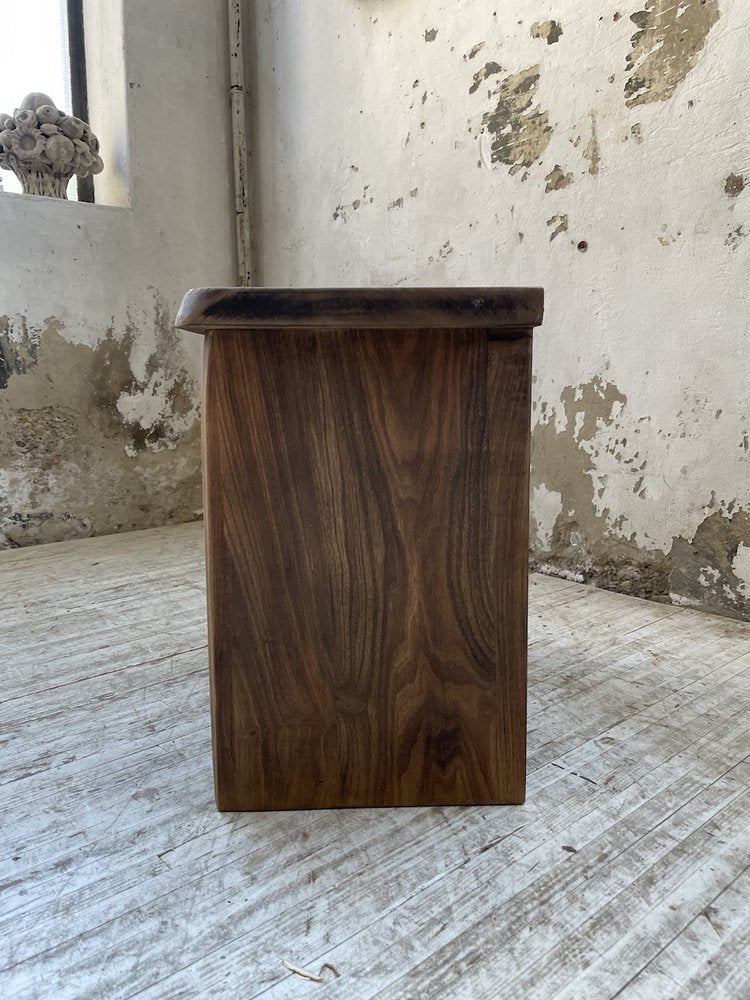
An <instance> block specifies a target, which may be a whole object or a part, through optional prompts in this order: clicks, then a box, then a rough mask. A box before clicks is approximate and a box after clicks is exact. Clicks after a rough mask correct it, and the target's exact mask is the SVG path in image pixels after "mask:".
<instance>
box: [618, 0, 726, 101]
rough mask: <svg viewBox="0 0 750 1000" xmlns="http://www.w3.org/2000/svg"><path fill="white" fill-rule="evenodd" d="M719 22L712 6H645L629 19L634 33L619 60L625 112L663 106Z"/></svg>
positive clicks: (708, 2) (700, 1)
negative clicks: (623, 73)
mask: <svg viewBox="0 0 750 1000" xmlns="http://www.w3.org/2000/svg"><path fill="white" fill-rule="evenodd" d="M718 19H719V3H718V0H690V2H685V3H678V2H676V0H646V5H645V9H644V10H639V11H637V12H636V13H635V14H631V16H630V20H631V21H632V22H633V23H634V24H635V25H636V27H637V28H638V30H637V31H636V33H635V34H634V35H633V36H632V38H631V40H630V42H631V46H632V52H630V53H629V54H628V56H627V58H626V60H625V69H626V71H627V72H629V73H630V74H631V75H630V76H629V77H628V80H627V82H626V83H625V97H626V101H625V103H626V104H627V106H628V107H631V108H632V107H635V106H636V105H638V104H649V103H651V102H653V101H666V100H667V99H668V98H670V97H671V96H672V94H673V93H674V91H675V89H676V88H677V86H678V85H679V84H680V83H682V81H683V80H684V79H685V77H686V76H687V75H688V73H689V72H690V70H691V69H693V67H694V66H695V64H696V62H697V60H698V54H699V53H700V51H701V49H702V48H703V47H704V45H705V44H706V39H707V37H708V33H709V31H710V30H711V28H712V27H713V25H714V24H716V22H717V21H718Z"/></svg>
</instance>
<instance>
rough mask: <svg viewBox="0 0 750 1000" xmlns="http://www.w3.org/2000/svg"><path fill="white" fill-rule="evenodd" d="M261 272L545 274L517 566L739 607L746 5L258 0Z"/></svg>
mask: <svg viewBox="0 0 750 1000" xmlns="http://www.w3.org/2000/svg"><path fill="white" fill-rule="evenodd" d="M247 11H248V14H249V15H250V14H252V13H253V12H254V16H255V17H256V18H257V23H256V25H255V33H256V37H257V39H258V44H257V51H256V52H254V53H251V57H250V62H251V66H250V67H249V68H250V70H251V71H252V72H254V73H255V75H256V83H255V88H256V92H257V106H256V128H257V134H256V136H255V148H256V155H255V170H256V183H257V206H256V222H257V228H256V243H257V247H258V260H259V261H260V269H261V273H260V275H259V277H260V279H261V281H262V282H263V283H266V284H271V285H274V284H276V285H303V286H304V285H325V284H339V283H340V284H353V285H364V284H384V285H396V284H432V285H440V284H447V285H460V284H483V283H487V284H532V285H533V284H539V285H543V286H544V287H545V289H546V295H547V309H546V318H545V323H544V327H543V328H542V330H541V331H540V332H539V334H538V337H537V341H536V348H535V404H534V418H533V419H534V428H533V480H532V555H533V558H534V560H535V562H536V564H537V565H538V566H541V567H542V568H544V569H546V570H548V571H550V572H557V573H563V574H569V575H570V576H571V577H572V578H574V579H579V580H589V581H593V582H595V583H598V584H600V585H602V586H607V587H613V588H616V589H620V590H624V591H626V592H630V593H634V594H640V595H644V596H651V597H656V598H659V599H668V597H669V595H670V594H671V595H672V598H673V599H674V600H676V601H678V602H680V603H687V604H693V605H697V606H700V607H703V608H708V609H713V610H717V611H720V612H723V613H726V614H730V615H735V616H745V617H747V616H748V614H749V612H750V452H749V448H750V445H749V441H750V437H749V435H750V413H748V391H747V390H748V375H749V374H750V367H749V363H748V350H747V332H748V322H749V317H750V311H749V310H748V304H749V303H748V298H749V296H748V280H747V275H748V265H749V264H750V239H748V236H750V184H748V182H750V148H749V146H748V131H747V124H746V116H745V113H744V108H745V106H746V103H747V97H748V83H749V82H750V64H749V63H748V60H747V56H746V48H747V46H746V44H745V42H746V40H747V38H748V34H749V33H750V5H748V4H747V3H746V2H745V0H676V2H673V0H630V2H628V3H623V2H615V0H601V2H600V3H598V4H591V3H590V2H589V0H554V2H552V0H530V2H529V3H525V4H513V3H509V2H502V0H499V2H497V3H494V4H487V3H483V2H480V0H461V2H456V0H450V2H448V0H436V2H433V3H430V4H424V3H416V2H414V0H387V2H374V0H366V2H365V0H324V2H320V3H318V4H309V3H305V2H303V0H289V2H286V3H284V4H276V3H273V2H271V0H258V2H257V3H253V4H249V3H248V7H247Z"/></svg>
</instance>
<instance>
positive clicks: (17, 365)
mask: <svg viewBox="0 0 750 1000" xmlns="http://www.w3.org/2000/svg"><path fill="white" fill-rule="evenodd" d="M39 336H40V331H39V330H34V329H30V328H29V326H28V323H27V321H26V317H25V316H18V317H17V318H16V319H15V320H13V319H11V317H10V316H0V389H5V388H7V386H8V382H9V381H10V378H11V376H12V375H23V374H25V373H26V372H27V371H28V370H29V368H31V367H33V366H34V365H35V364H36V362H37V358H38V355H39Z"/></svg>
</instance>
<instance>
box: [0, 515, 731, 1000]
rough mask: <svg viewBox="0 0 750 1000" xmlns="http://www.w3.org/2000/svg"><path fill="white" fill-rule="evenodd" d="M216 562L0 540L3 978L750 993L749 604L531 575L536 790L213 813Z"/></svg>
mask: <svg viewBox="0 0 750 1000" xmlns="http://www.w3.org/2000/svg"><path fill="white" fill-rule="evenodd" d="M203 574H204V563H203V545H202V526H201V525H200V524H189V525H180V526H177V527H172V528H164V529H155V530H151V531H147V532H135V533H132V534H128V535H120V536H108V537H106V538H92V539H87V540H84V541H81V542H65V543H60V544H57V545H47V546H40V547H38V548H35V549H30V550H23V551H21V550H14V551H11V552H5V553H0V578H1V579H2V583H3V587H2V588H0V611H2V613H3V615H4V624H5V626H6V627H5V628H4V632H3V636H2V638H0V656H1V657H2V658H3V661H4V666H5V665H6V664H7V667H6V669H4V671H3V673H2V676H0V688H1V690H0V817H2V822H1V824H0V996H2V997H3V998H4V997H6V996H7V997H9V998H13V1000H22V998H30V1000H48V998H49V997H51V996H54V997H55V1000H65V998H68V997H69V998H71V1000H72V998H75V1000H81V998H83V1000H86V998H90V1000H101V998H102V997H105V996H106V997H107V998H108V1000H110V998H114V1000H117V998H123V1000H125V998H129V997H133V996H139V997H142V998H150V1000H162V998H168V997H174V998H177V997H181V998H191V1000H192V998H193V997H201V996H206V997H212V998H213V997H227V998H230V997H231V998H236V997H237V996H246V997H248V998H251V997H260V996H262V997H264V998H265V1000H285V998H286V1000H296V998H297V997H308V996H310V995H311V991H312V990H314V991H315V994H316V995H320V996H323V997H326V998H329V997H330V998H335V1000H368V998H373V997H376V996H377V997H379V998H381V1000H410V998H414V1000H430V998H432V997H435V998H437V997H440V998H441V1000H442V998H456V1000H482V998H483V997H486V998H490V997H491V998H493V1000H494V998H495V997H499V996H504V995H505V996H509V997H511V996H512V997H514V1000H515V998H518V997H523V1000H531V998H533V997H540V998H544V1000H547V998H550V1000H551V998H552V997H560V998H567V1000H586V998H589V997H590V998H596V1000H604V998H609V997H614V996H621V997H623V998H632V1000H636V998H637V1000H646V998H648V1000H655V998H658V1000H662V998H663V997H670V996H674V997H675V998H677V997H679V998H687V1000H693V998H695V1000H702V998H703V997H706V996H711V997H712V998H714V997H716V998H720V997H732V1000H737V998H739V997H742V996H744V995H745V994H748V995H750V990H748V983H749V982H750V916H749V914H748V906H750V903H749V902H748V898H749V896H750V883H749V882H748V878H749V877H750V876H749V875H748V867H747V866H748V860H750V833H748V831H749V830H750V792H749V791H748V784H749V782H750V778H749V776H748V768H749V767H750V765H748V760H750V628H748V626H747V625H745V624H742V623H739V622H734V621H730V620H728V619H723V618H717V617H715V616H711V615H703V614H700V613H698V612H694V611H687V610H684V609H679V608H674V607H672V606H670V605H665V604H653V603H648V602H644V601H640V600H638V599H635V598H629V597H623V596H622V595H618V594H614V593H609V592H604V591H597V590H594V589H592V588H589V587H585V586H582V585H579V584H576V583H573V582H570V581H565V580H558V579H555V578H552V577H546V576H539V575H532V577H531V578H530V588H529V593H530V611H529V642H530V645H529V708H530V711H529V740H528V743H529V780H528V799H527V802H526V804H525V805H524V806H513V807H496V808H487V807H473V808H462V809H437V808H436V809H404V810H349V811H319V812H307V813H306V812H298V813H256V814H252V813H247V814H219V813H217V812H216V810H215V807H214V803H213V788H212V772H211V756H210V753H211V751H210V733H209V710H208V681H207V670H206V646H205V635H206V630H205V605H204V586H203ZM285 961H286V962H288V963H291V964H292V965H294V966H297V967H300V968H303V969H307V970H309V971H310V972H312V973H313V974H316V975H317V974H318V973H319V972H320V975H321V978H322V979H323V982H322V983H320V984H318V983H311V982H310V981H309V980H305V979H303V978H301V977H300V976H299V975H296V974H294V973H293V972H291V971H290V970H289V969H288V967H287V966H286V965H284V962H285ZM325 963H328V964H329V965H330V966H333V967H334V968H335V970H336V973H338V975H336V974H335V973H334V971H332V969H331V968H322V967H323V966H324V965H325Z"/></svg>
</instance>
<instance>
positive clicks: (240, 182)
mask: <svg viewBox="0 0 750 1000" xmlns="http://www.w3.org/2000/svg"><path fill="white" fill-rule="evenodd" d="M243 2H245V3H249V2H251V0H229V95H230V102H231V103H230V108H231V117H232V145H233V152H234V211H235V226H236V233H237V270H238V279H239V284H240V285H252V283H253V260H252V242H251V227H250V210H251V204H250V202H251V191H252V188H251V184H250V164H249V159H248V142H247V95H246V92H245V47H244V40H243V34H244V33H243V15H242V5H243Z"/></svg>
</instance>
